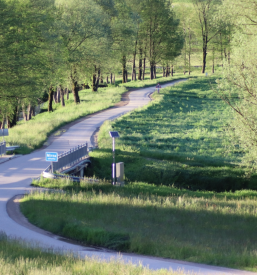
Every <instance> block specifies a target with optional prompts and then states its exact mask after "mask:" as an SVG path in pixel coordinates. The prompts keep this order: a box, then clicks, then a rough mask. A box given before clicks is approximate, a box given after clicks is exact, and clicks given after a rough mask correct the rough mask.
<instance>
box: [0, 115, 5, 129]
mask: <svg viewBox="0 0 257 275" xmlns="http://www.w3.org/2000/svg"><path fill="white" fill-rule="evenodd" d="M4 127H5V116H3V120H2V125H1V129H4Z"/></svg>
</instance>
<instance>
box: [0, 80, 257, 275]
mask: <svg viewBox="0 0 257 275" xmlns="http://www.w3.org/2000/svg"><path fill="white" fill-rule="evenodd" d="M174 83H175V82H174ZM169 85H172V84H166V85H163V87H166V86H169ZM153 91H154V88H145V89H141V90H137V91H134V92H131V93H130V94H129V97H130V102H129V104H128V105H126V106H123V107H120V108H113V109H108V110H106V111H104V112H101V113H98V114H96V115H93V116H91V117H89V118H86V119H85V120H83V121H81V122H79V123H77V124H75V125H74V126H72V127H71V128H70V129H69V130H68V131H67V132H65V133H64V134H63V135H62V136H60V137H59V138H58V139H55V140H54V141H53V143H52V144H51V145H49V146H48V147H47V148H46V149H42V150H37V151H35V152H33V153H31V154H29V155H25V156H21V157H17V158H14V159H12V160H9V161H7V162H4V163H1V164H0V231H4V232H6V233H7V234H8V235H9V236H14V237H17V238H22V239H24V240H27V241H30V242H32V243H36V244H38V245H40V246H42V247H51V248H52V249H54V250H55V249H56V250H62V251H74V252H76V253H79V255H81V256H82V257H83V256H86V255H87V256H96V257H99V258H101V259H110V258H120V255H119V254H118V253H116V252H113V251H106V250H104V249H102V250H101V249H100V250H99V249H94V248H90V247H84V246H80V245H76V244H72V243H67V242H63V241H62V240H61V238H60V237H57V236H54V235H52V234H48V235H47V234H40V231H37V230H35V231H33V230H31V229H28V228H26V227H24V226H21V225H20V224H18V223H16V222H15V221H14V220H12V219H11V218H10V217H9V215H8V213H7V210H6V208H7V202H8V201H9V200H10V199H11V198H13V197H14V196H16V195H18V194H24V193H25V192H27V191H28V190H30V189H31V187H30V183H31V179H32V178H35V177H38V176H39V175H40V173H41V172H42V171H43V170H44V169H45V168H46V167H47V166H48V163H46V162H45V160H44V159H45V152H46V151H55V152H56V151H57V152H59V153H62V152H64V151H67V150H69V149H70V148H73V147H74V146H76V145H79V144H82V143H85V142H89V141H90V137H91V136H92V134H93V133H94V131H95V130H96V128H97V127H100V126H101V124H102V123H103V122H104V121H105V120H107V119H108V120H110V119H114V118H116V117H118V116H120V115H122V114H124V113H126V112H129V111H131V110H133V109H135V108H138V107H141V106H143V105H145V104H147V103H148V102H149V101H150V98H149V94H150V93H152V92H153ZM110 150H111V149H110ZM122 259H123V260H124V261H125V262H129V261H131V262H133V263H139V262H141V263H142V264H143V265H144V266H149V267H150V268H151V269H160V268H166V269H173V270H177V269H184V270H185V271H186V272H196V273H197V274H215V275H216V274H256V273H250V272H245V271H238V270H233V269H227V268H221V267H212V266H207V265H200V264H194V263H188V262H182V261H174V260H168V259H162V258H155V257H145V256H139V255H135V254H126V253H123V254H122Z"/></svg>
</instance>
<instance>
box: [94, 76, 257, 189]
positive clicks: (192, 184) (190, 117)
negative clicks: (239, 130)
mask: <svg viewBox="0 0 257 275" xmlns="http://www.w3.org/2000/svg"><path fill="white" fill-rule="evenodd" d="M215 80H216V77H207V78H206V77H198V78H191V79H190V80H188V81H186V82H184V83H181V84H179V85H176V86H175V87H170V88H165V89H163V90H161V92H160V94H157V93H155V94H154V95H153V98H154V101H152V103H151V104H149V105H148V106H146V107H143V108H141V109H140V110H136V111H133V112H131V113H130V114H127V115H125V116H123V117H121V118H119V119H117V120H115V121H113V122H106V123H105V124H104V125H103V126H102V127H101V128H100V132H99V135H98V145H99V150H95V151H93V152H91V153H90V156H91V159H92V162H93V173H91V174H89V175H91V176H93V175H95V176H96V177H99V178H105V179H111V173H110V167H111V163H112V152H111V148H112V144H111V143H112V140H111V139H110V138H109V134H108V132H109V131H110V130H116V131H118V132H119V133H120V136H121V138H120V139H118V140H116V160H117V162H124V163H125V176H126V180H127V182H130V181H132V182H134V181H143V182H148V183H154V184H165V185H172V184H174V185H175V186H178V187H182V188H189V189H192V190H198V189H205V190H215V191H225V190H237V189H257V184H256V183H257V181H256V178H257V177H256V175H252V177H250V178H249V177H246V176H245V172H246V171H245V169H244V167H240V166H239V164H240V161H241V157H242V152H241V151H240V150H239V148H231V146H230V139H229V130H228V125H229V122H230V120H231V118H232V111H231V109H230V108H229V107H228V106H227V105H226V104H225V103H224V102H223V101H222V100H221V99H220V98H219V97H218V95H217V94H216V93H215V91H214V90H213V89H212V87H214V86H215Z"/></svg>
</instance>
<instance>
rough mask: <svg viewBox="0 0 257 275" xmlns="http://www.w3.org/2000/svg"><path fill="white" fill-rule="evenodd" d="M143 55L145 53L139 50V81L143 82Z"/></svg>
mask: <svg viewBox="0 0 257 275" xmlns="http://www.w3.org/2000/svg"><path fill="white" fill-rule="evenodd" d="M142 55H143V51H142V49H141V48H140V49H139V64H138V80H142V74H143V71H142Z"/></svg>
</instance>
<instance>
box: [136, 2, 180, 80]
mask: <svg viewBox="0 0 257 275" xmlns="http://www.w3.org/2000/svg"><path fill="white" fill-rule="evenodd" d="M153 11H154V12H153ZM139 14H140V17H141V18H142V23H141V25H140V28H142V33H143V35H142V37H143V40H144V38H145V41H146V42H145V44H146V51H147V57H148V60H149V63H150V78H151V79H153V78H155V77H156V64H157V63H158V62H161V61H162V60H163V59H167V55H169V54H171V55H173V54H174V49H178V48H179V47H178V46H174V45H175V44H176V45H183V44H182V43H181V41H182V40H181V36H182V35H181V33H180V32H179V27H178V26H179V20H178V19H176V18H175V14H174V12H173V10H172V9H171V7H170V2H169V1H166V0H144V1H142V2H141V7H140V12H139ZM169 49H170V50H169Z"/></svg>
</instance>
